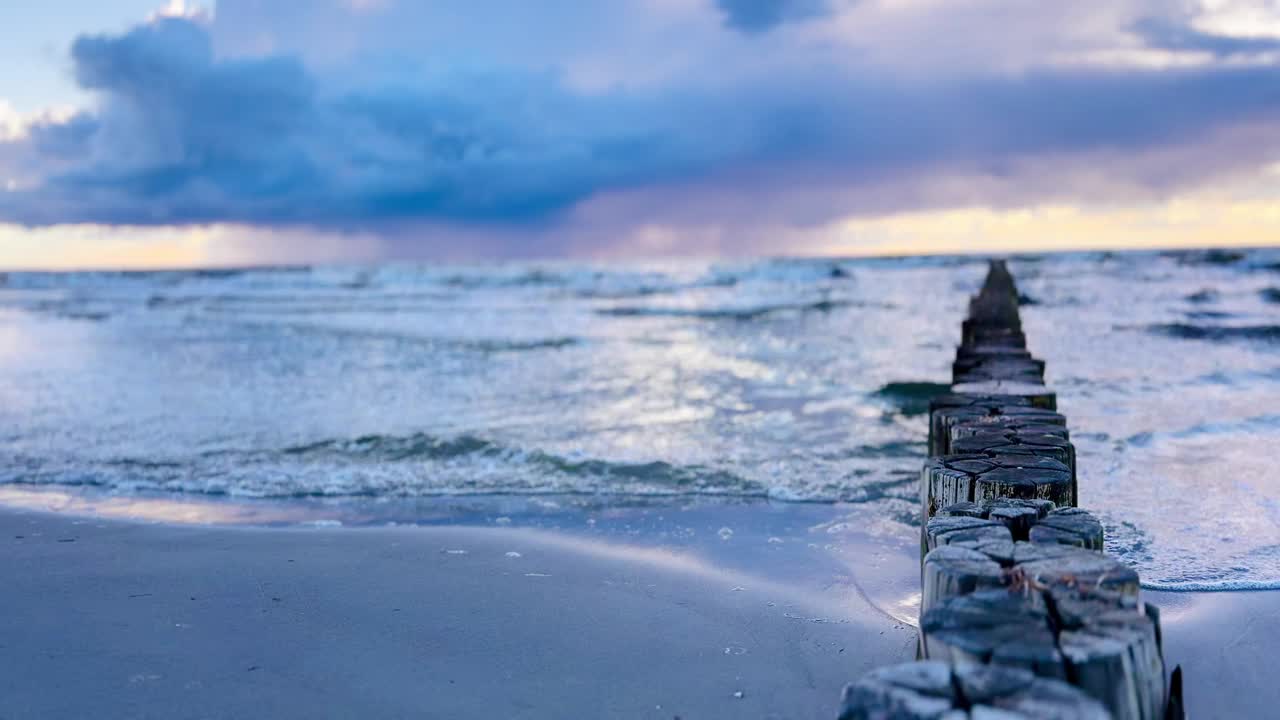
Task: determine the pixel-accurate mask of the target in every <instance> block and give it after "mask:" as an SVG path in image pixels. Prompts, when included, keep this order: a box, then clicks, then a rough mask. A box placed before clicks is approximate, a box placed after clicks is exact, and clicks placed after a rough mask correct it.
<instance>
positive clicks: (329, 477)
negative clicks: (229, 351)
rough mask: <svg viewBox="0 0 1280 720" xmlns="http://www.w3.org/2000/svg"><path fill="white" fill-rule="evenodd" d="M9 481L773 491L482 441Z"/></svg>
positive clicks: (400, 442) (570, 491) (104, 468)
mask: <svg viewBox="0 0 1280 720" xmlns="http://www.w3.org/2000/svg"><path fill="white" fill-rule="evenodd" d="M0 483H6V484H22V485H69V486H90V487H95V488H99V489H108V490H113V491H122V492H176V493H191V494H199V495H217V496H231V497H244V498H279V499H283V498H315V497H322V498H373V497H378V498H412V497H433V496H454V495H494V494H511V495H545V494H567V495H583V494H587V495H589V494H619V495H636V496H646V497H648V496H680V495H717V496H733V497H756V498H764V497H768V495H769V488H767V487H766V486H764V485H762V484H759V483H755V482H752V481H750V480H747V479H745V478H743V477H741V476H739V475H736V474H735V473H733V472H730V471H728V470H725V469H721V468H713V467H707V466H702V465H676V464H673V463H669V462H665V461H661V460H654V461H638V462H626V461H617V460H604V459H599V458H590V457H577V456H572V455H560V454H555V453H550V452H546V451H542V450H538V449H526V448H521V447H518V446H514V445H504V444H502V443H499V442H496V441H493V440H488V439H485V438H480V437H476V436H472V435H459V436H455V437H441V436H435V435H430V434H426V433H416V434H410V435H403V436H396V435H368V436H363V437H357V438H352V439H332V440H322V441H317V442H314V443H307V444H302V445H295V446H289V447H285V448H282V449H279V450H274V451H265V450H247V451H245V450H218V451H209V452H204V453H201V454H198V455H196V456H193V457H189V458H183V459H172V458H169V459H163V460H155V459H142V458H113V459H109V460H101V461H96V462H95V461H75V462H70V461H69V462H62V463H59V462H54V461H51V460H48V459H42V458H36V457H16V458H13V459H12V460H11V464H9V465H7V466H5V467H0Z"/></svg>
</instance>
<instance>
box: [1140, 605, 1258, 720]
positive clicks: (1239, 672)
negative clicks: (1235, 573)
mask: <svg viewBox="0 0 1280 720" xmlns="http://www.w3.org/2000/svg"><path fill="white" fill-rule="evenodd" d="M1144 597H1145V598H1146V599H1147V600H1149V601H1150V602H1154V603H1155V604H1157V605H1159V606H1160V620H1161V625H1162V631H1163V634H1164V654H1165V661H1166V662H1167V663H1168V664H1169V667H1170V669H1172V668H1173V666H1175V665H1179V664H1180V665H1182V671H1183V675H1184V680H1185V682H1186V701H1187V711H1188V716H1189V717H1192V718H1195V719H1196V720H1202V719H1208V718H1274V717H1280V681H1278V680H1277V678H1276V671H1277V667H1278V665H1280V592H1277V591H1260V592H1220V593H1202V592H1194V593H1169V592H1152V591H1146V592H1144Z"/></svg>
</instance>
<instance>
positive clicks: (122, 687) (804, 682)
mask: <svg viewBox="0 0 1280 720" xmlns="http://www.w3.org/2000/svg"><path fill="white" fill-rule="evenodd" d="M818 509H820V508H813V507H806V506H804V505H792V504H781V505H775V506H772V507H770V506H767V505H765V504H744V505H740V506H736V507H735V506H733V505H721V504H710V505H708V504H705V503H704V504H698V506H697V507H691V508H685V509H683V510H682V509H680V508H675V507H671V506H664V507H658V508H654V507H649V508H643V509H636V508H613V509H611V510H609V511H608V512H607V513H605V514H607V515H608V516H609V517H607V518H603V517H602V518H601V519H600V521H599V522H597V523H595V524H589V523H587V522H586V521H585V520H586V515H588V513H583V512H580V511H577V510H570V511H567V512H566V513H565V515H573V514H575V513H576V514H578V515H580V516H582V518H583V522H582V523H580V524H578V525H576V526H574V527H571V528H570V527H565V526H564V524H563V523H551V524H550V525H548V526H547V527H534V526H527V525H521V524H520V523H519V522H518V521H517V522H513V523H511V524H498V525H493V524H488V525H477V524H433V525H416V526H408V525H401V526H392V527H388V526H344V527H325V526H315V525H297V524H295V525H287V526H275V527H272V526H262V525H256V526H255V525H243V524H224V525H216V524H185V525H183V524H174V523H173V522H165V521H160V520H156V519H151V520H145V519H137V518H135V519H120V518H108V517H103V516H100V515H99V516H93V515H71V514H66V513H65V512H55V511H49V510H35V509H15V508H12V507H9V506H0V541H3V542H7V543H8V544H9V548H8V552H7V553H5V554H4V555H3V556H0V565H2V566H3V568H4V569H3V572H4V577H6V578H7V579H8V584H9V586H10V591H9V592H7V593H5V594H4V595H3V600H0V603H3V608H2V610H3V611H4V612H3V617H4V618H5V619H4V620H0V636H3V637H5V638H7V639H8V640H7V641H6V642H5V643H4V647H3V648H0V658H3V659H4V666H5V668H6V673H5V675H7V679H6V680H0V687H2V688H3V689H2V690H0V692H3V697H6V698H10V699H13V701H14V702H15V703H17V704H15V705H11V706H10V707H12V708H13V709H14V712H13V714H12V716H13V717H16V718H23V717H55V718H56V717H68V718H70V717H76V716H78V715H81V714H83V713H86V712H90V709H91V708H92V712H93V713H96V714H97V715H98V716H100V717H121V716H128V717H179V718H180V717H197V716H202V717H208V716H213V717H226V716H246V715H260V714H262V712H263V709H264V708H266V707H268V706H266V705H263V706H260V705H253V704H252V702H255V700H254V698H255V697H256V698H257V700H256V701H258V702H261V701H262V700H263V698H266V699H267V701H268V702H269V707H270V711H271V714H273V715H275V716H279V717H303V716H308V717H336V716H337V714H334V712H333V710H332V708H338V707H345V708H350V707H366V708H371V710H370V715H371V716H374V717H400V716H407V715H420V714H421V713H426V714H427V716H428V717H432V716H438V717H460V718H465V717H480V716H488V715H491V714H493V713H494V712H495V711H499V712H504V713H506V714H508V715H510V716H512V717H529V718H539V717H557V716H558V715H559V714H560V713H562V712H572V713H578V714H579V715H581V716H599V717H654V718H671V717H675V716H677V715H679V716H681V717H686V718H687V717H722V716H723V717H730V716H736V717H744V716H750V717H813V718H829V717H834V715H835V704H836V701H837V699H838V697H839V690H840V688H841V687H842V686H843V685H844V684H846V683H847V682H850V681H852V680H854V679H856V678H858V677H860V676H861V675H863V674H864V673H865V672H866V671H868V670H870V669H871V668H873V667H877V666H883V665H887V664H892V663H895V662H902V661H907V660H910V659H912V658H913V657H914V653H915V641H916V631H915V628H914V627H912V626H911V624H910V623H909V621H910V620H911V619H913V617H914V613H915V610H914V608H915V605H914V603H918V600H919V597H918V578H917V577H915V576H914V574H913V573H903V572H902V569H903V568H904V567H906V568H908V569H909V568H910V562H909V560H910V558H911V557H912V553H913V552H914V551H915V548H914V547H912V546H911V545H910V544H909V543H908V544H907V545H905V546H897V545H895V543H894V542H893V541H891V540H888V539H886V538H885V537H883V536H876V535H875V534H874V533H873V532H869V530H868V528H859V527H851V525H854V524H856V523H852V522H828V523H825V524H823V523H818V524H815V525H810V524H809V523H810V522H811V521H813V520H814V519H815V517H817V516H819V515H822V514H823V513H819V512H813V511H814V510H818ZM825 514H827V515H832V514H833V513H831V512H830V509H829V508H828V509H827V513H825ZM659 517H662V518H664V519H663V520H661V521H659V520H657V518H659ZM557 519H563V518H562V517H559V516H558V518H557ZM720 523H725V524H724V525H723V526H721V527H720V530H725V529H730V526H732V531H731V532H730V533H728V534H727V537H725V536H721V535H720V534H719V531H718V530H717V529H716V527H715V526H717V525H718V524H720ZM551 525H556V527H552V526H551ZM18 536H21V537H20V538H19V537H18ZM451 551H465V552H458V553H454V552H451ZM507 553H519V555H520V557H518V558H517V557H508V556H507ZM535 566H536V567H535ZM535 583H540V584H535ZM222 588H226V589H222ZM184 593H185V594H184ZM191 597H195V598H197V600H194V601H193V600H190V599H189V598H191ZM1143 597H1144V598H1145V599H1146V600H1148V601H1153V602H1156V603H1158V604H1159V605H1160V606H1161V608H1162V611H1163V612H1162V626H1163V628H1164V642H1165V656H1166V659H1167V661H1168V662H1169V664H1170V667H1173V666H1174V665H1178V664H1181V665H1182V666H1183V668H1184V677H1185V679H1186V698H1187V702H1188V708H1189V710H1190V711H1191V712H1192V713H1194V715H1195V716H1197V717H1218V716H1240V717H1251V716H1260V715H1265V714H1266V712H1269V711H1270V709H1272V708H1274V707H1277V706H1280V688H1276V687H1274V684H1269V683H1267V682H1266V681H1265V678H1263V677H1262V673H1263V672H1265V669H1266V668H1267V666H1268V665H1267V662H1268V660H1270V657H1271V655H1272V654H1273V650H1272V648H1273V647H1274V646H1275V644H1276V642H1277V641H1280V593H1276V592H1272V591H1229V592H1196V591H1176V592H1166V591H1154V590H1144V591H1143ZM272 598H280V600H279V601H275V600H273V599H272ZM201 599H203V602H202V601H201ZM393 599H394V603H393V602H392V600H393ZM389 603H390V604H391V606H388V607H383V605H388V604H389ZM406 613H407V614H406ZM197 628H199V629H198V630H197ZM477 632H478V633H479V635H478V636H476V633H477ZM443 636H448V642H444V641H441V642H440V643H437V644H435V645H430V643H427V644H423V643H426V642H427V641H426V640H424V638H435V639H437V640H438V639H439V638H441V637H443ZM325 637H327V638H328V639H327V640H324V638H325ZM415 638H417V639H416V640H415ZM734 638H737V639H734ZM432 642H435V641H434V640H433V641H432ZM428 645H430V647H429V646H428ZM838 645H839V646H842V647H844V649H845V651H844V652H840V647H837V646H838ZM739 652H741V655H737V654H735V653H739ZM344 655H352V659H351V661H350V662H348V661H347V660H344V659H343V658H342V657H341V656H344ZM259 656H263V657H266V658H268V659H267V660H255V659H253V658H255V657H259ZM295 656H296V657H295ZM444 657H447V658H449V659H450V660H449V662H448V663H444V661H443V660H442V659H441V658H444ZM531 658H536V663H535V662H534V660H533V659H531ZM624 658H626V661H625V662H624V661H623V659H624ZM655 658H662V659H663V662H662V663H655V662H654V660H655ZM241 660H243V662H241ZM357 661H358V662H357ZM237 663H239V665H243V666H244V667H243V668H240V667H239V665H237ZM264 663H270V664H271V665H270V667H273V668H275V671H273V672H272V673H263V674H262V675H260V676H259V675H256V673H258V672H259V671H260V670H262V669H265V668H267V667H268V665H267V664H264ZM352 663H356V664H354V665H353V664H352ZM459 663H460V664H459ZM504 663H516V664H517V665H518V666H519V668H521V671H522V672H523V673H524V675H520V673H516V672H514V671H511V672H508V671H498V670H496V669H495V668H502V667H506V665H504ZM520 663H523V664H520ZM655 664H657V665H660V667H651V666H654V665H655ZM446 666H447V667H446ZM250 667H257V668H258V670H252V671H250V670H248V668H250ZM453 667H458V668H462V670H461V671H460V672H455V673H452V674H453V675H455V676H456V677H450V678H447V680H452V682H445V683H443V684H439V683H436V684H432V683H433V680H431V678H430V677H428V676H426V675H424V674H423V673H424V672H427V671H426V669H427V668H430V672H431V673H444V674H446V675H447V674H449V673H448V672H446V671H447V670H448V668H453ZM126 668H132V671H130V672H127V673H126V672H124V670H125V669H126ZM157 668H158V669H157ZM237 668H238V669H237ZM597 668H613V669H609V670H607V671H606V670H598V669H597ZM636 668H643V671H642V672H641V673H640V675H636V673H637V672H638V671H637V670H636ZM241 672H242V673H243V677H242V676H241V675H240V674H239V673H241ZM628 673H631V675H630V676H629V675H628ZM251 674H254V675H253V677H250V675H251ZM428 675H429V673H428ZM588 677H590V679H591V680H590V682H588V680H587V678H588ZM84 678H92V679H91V680H84ZM211 678H212V679H211ZM516 678H522V679H520V680H519V681H518V682H514V684H510V683H508V682H507V681H514V680H515V679H516ZM566 678H576V680H574V681H573V682H572V683H570V682H569V680H568V679H566ZM460 682H461V686H459V683H460ZM424 683H425V684H424ZM561 683H567V684H561ZM246 684H248V685H251V686H252V687H254V688H255V689H254V690H253V691H252V693H250V692H249V691H248V690H247V689H246V687H247V685H246ZM587 685H591V686H592V688H591V689H590V690H586V689H584V687H585V686H587ZM731 686H741V687H738V688H737V689H733V688H732V687H731ZM54 688H62V689H63V690H65V692H54V691H53V690H54ZM375 688H376V689H377V693H376V694H377V697H373V696H369V695H366V693H368V692H372V691H373V689H375ZM557 688H559V690H557ZM428 689H429V690H430V692H427V690H428ZM570 690H572V692H570ZM736 692H742V693H743V697H742V698H737V697H734V693H736ZM384 695H385V701H384V699H383V696H384ZM313 696H314V697H313ZM659 696H661V697H659ZM320 698H327V700H325V701H324V702H320V700H319V699H320ZM651 700H652V705H650V701H651ZM446 701H447V703H448V710H447V712H444V711H441V710H440V708H442V707H444V706H443V705H440V703H442V702H446ZM77 703H80V704H77ZM659 705H661V706H662V708H661V709H659V708H658V707H657V706H659ZM197 709H198V710H199V712H197ZM433 712H439V714H438V715H433V714H432V713H433Z"/></svg>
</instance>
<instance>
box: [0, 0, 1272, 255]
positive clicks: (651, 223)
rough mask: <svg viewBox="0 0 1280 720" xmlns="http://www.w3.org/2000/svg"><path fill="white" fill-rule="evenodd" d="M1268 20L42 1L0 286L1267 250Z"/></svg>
mask: <svg viewBox="0 0 1280 720" xmlns="http://www.w3.org/2000/svg"><path fill="white" fill-rule="evenodd" d="M1278 121H1280V0H1073V1H1072V2H1069V3H1032V2H1026V1H1025V0H607V1H605V0H541V1H540V2H537V3H532V2H527V1H526V0H431V1H430V2H424V1H420V0H219V1H218V2H217V3H216V4H215V3H212V2H209V3H204V4H198V3H196V4H193V3H189V2H182V1H181V0H172V1H171V2H169V3H168V4H167V5H162V4H161V3H160V2H159V0H150V1H144V0H111V1H105V0H42V2H40V3H22V4H17V3H13V4H8V6H6V7H5V8H3V9H0V267H7V268H58V269H69V268H84V267H170V266H193V265H227V264H246V263H293V262H372V261H379V260H390V259H414V260H438V261H475V260H503V259H517V258H573V259H590V260H596V259H603V260H608V259H627V258H639V257H644V258H650V257H669V256H698V257H708V256H733V255H788V254H805V255H811V254H836V255H858V254H900V253H924V252H975V251H976V252H981V251H1007V250H1028V251H1038V250H1046V249H1075V248H1128V247H1184V246H1213V245H1264V244H1280V122H1278Z"/></svg>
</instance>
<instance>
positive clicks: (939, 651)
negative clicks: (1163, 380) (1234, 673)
mask: <svg viewBox="0 0 1280 720" xmlns="http://www.w3.org/2000/svg"><path fill="white" fill-rule="evenodd" d="M952 373H953V383H954V384H953V386H952V391H951V393H949V394H946V395H941V396H939V397H936V398H934V399H933V401H932V403H931V406H930V412H929V460H928V461H927V462H926V463H925V466H924V470H923V472H922V473H921V479H920V504H921V518H920V519H921V539H920V545H921V548H920V549H921V558H922V559H921V580H922V584H923V591H922V596H921V607H920V624H919V630H920V642H919V657H920V658H921V659H920V660H919V661H917V662H914V663H907V664H903V665H895V666H892V667H886V668H880V669H878V670H875V671H873V672H871V673H870V674H868V675H867V676H866V677H863V678H862V679H860V680H859V681H857V682H855V683H853V684H852V685H850V686H849V687H847V688H846V689H845V695H844V701H843V705H842V712H841V715H840V718H841V720H861V719H870V718H903V719H904V720H906V719H910V720H925V719H931V718H946V719H947V720H957V719H959V718H996V717H999V718H1019V717H1021V718H1060V719H1062V720H1068V719H1074V718H1115V719H1116V720H1166V719H1179V718H1182V717H1183V711H1182V698H1181V671H1180V670H1177V669H1175V670H1174V672H1173V674H1172V675H1171V676H1170V675H1167V674H1166V669H1165V663H1164V658H1163V651H1162V647H1161V637H1160V615H1159V612H1158V611H1157V609H1156V607H1155V606H1154V605H1151V604H1149V603H1146V602H1143V600H1142V598H1141V596H1140V594H1139V582H1138V574H1137V572H1135V571H1134V570H1133V569H1132V568H1130V567H1128V566H1127V565H1125V564H1124V563H1121V562H1119V561H1118V560H1116V559H1115V558H1113V557H1111V556H1108V555H1106V554H1105V552H1104V540H1103V527H1102V524H1101V523H1100V522H1098V520H1097V519H1096V518H1094V517H1093V516H1092V515H1091V514H1089V513H1088V512H1087V511H1085V510H1082V509H1080V508H1079V507H1077V505H1078V503H1079V497H1080V494H1079V489H1078V479H1077V473H1076V455H1075V448H1074V447H1073V446H1072V444H1071V439H1070V434H1069V431H1068V429H1067V420H1066V418H1065V417H1063V416H1062V415H1061V414H1059V413H1058V412H1057V397H1056V395H1055V394H1054V393H1053V392H1052V391H1051V390H1050V389H1049V388H1047V387H1046V386H1045V384H1044V361H1043V360H1038V359H1036V358H1034V357H1032V355H1031V353H1029V352H1028V351H1027V349H1026V338H1025V336H1024V335H1023V333H1022V322H1021V318H1020V316H1019V301H1018V290H1017V287H1016V286H1015V284H1014V280H1013V277H1012V276H1011V275H1010V274H1009V270H1008V268H1007V267H1006V265H1005V263H1004V262H1002V261H995V262H992V263H991V268H990V271H989V272H988V274H987V278H986V282H985V283H984V284H983V286H982V289H981V291H979V292H978V294H977V295H975V296H974V297H973V298H972V299H971V300H970V302H969V315H968V319H966V320H965V321H964V323H963V325H962V327H961V343H960V346H959V348H958V349H957V351H956V358H955V363H954V364H953V366H952ZM1001 713H1005V714H1001Z"/></svg>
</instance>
